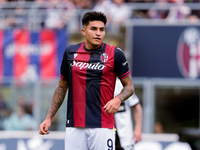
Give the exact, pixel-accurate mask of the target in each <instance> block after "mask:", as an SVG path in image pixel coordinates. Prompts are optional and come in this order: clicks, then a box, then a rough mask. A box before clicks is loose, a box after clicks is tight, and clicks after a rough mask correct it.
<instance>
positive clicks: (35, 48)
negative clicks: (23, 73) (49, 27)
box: [30, 32, 41, 76]
mask: <svg viewBox="0 0 200 150" xmlns="http://www.w3.org/2000/svg"><path fill="white" fill-rule="evenodd" d="M39 43H40V42H39V33H38V32H31V33H30V44H31V46H32V51H31V53H30V65H33V66H34V67H36V69H37V75H38V76H39V74H40V69H39V68H40V62H39V58H40V52H41V49H40V45H39Z"/></svg>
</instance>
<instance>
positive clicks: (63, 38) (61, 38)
mask: <svg viewBox="0 0 200 150" xmlns="http://www.w3.org/2000/svg"><path fill="white" fill-rule="evenodd" d="M56 38H57V57H58V59H57V60H58V66H57V73H56V74H57V76H59V75H60V66H61V63H62V57H63V53H64V51H65V48H66V46H67V40H68V35H67V34H66V29H65V28H63V29H60V30H56Z"/></svg>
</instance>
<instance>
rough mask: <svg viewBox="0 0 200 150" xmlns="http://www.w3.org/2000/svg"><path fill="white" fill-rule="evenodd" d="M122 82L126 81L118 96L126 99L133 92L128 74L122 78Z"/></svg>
mask: <svg viewBox="0 0 200 150" xmlns="http://www.w3.org/2000/svg"><path fill="white" fill-rule="evenodd" d="M122 83H126V85H125V86H124V88H123V90H122V92H121V93H120V98H121V99H123V100H126V99H127V98H129V97H130V96H131V95H132V94H133V84H132V79H131V77H130V76H128V77H127V78H125V79H123V81H122Z"/></svg>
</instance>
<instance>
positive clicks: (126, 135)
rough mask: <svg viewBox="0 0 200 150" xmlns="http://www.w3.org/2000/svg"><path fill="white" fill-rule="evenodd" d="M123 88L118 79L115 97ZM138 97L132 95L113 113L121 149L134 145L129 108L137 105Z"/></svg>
mask: <svg viewBox="0 0 200 150" xmlns="http://www.w3.org/2000/svg"><path fill="white" fill-rule="evenodd" d="M122 88H123V86H122V84H121V81H120V80H119V79H117V80H116V85H115V94H114V95H115V96H116V95H118V94H119V93H120V92H121V90H122ZM138 103H139V99H138V97H137V96H136V95H135V94H133V95H132V96H131V97H130V98H129V99H127V100H126V101H125V102H122V103H121V106H120V108H119V110H118V112H117V113H115V115H114V116H115V124H116V128H117V133H118V136H119V139H120V144H121V147H123V148H124V147H126V146H128V145H134V144H135V141H134V137H133V123H132V116H131V107H132V106H134V105H136V104H138Z"/></svg>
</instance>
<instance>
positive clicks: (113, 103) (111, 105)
mask: <svg viewBox="0 0 200 150" xmlns="http://www.w3.org/2000/svg"><path fill="white" fill-rule="evenodd" d="M120 104H121V100H120V99H119V98H116V97H115V98H113V99H111V100H110V101H108V102H107V103H106V105H105V106H104V107H103V108H104V109H105V112H106V113H108V114H114V113H116V112H117V111H118V109H119V107H120Z"/></svg>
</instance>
